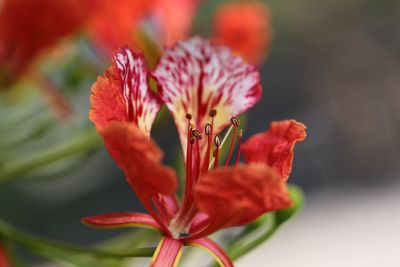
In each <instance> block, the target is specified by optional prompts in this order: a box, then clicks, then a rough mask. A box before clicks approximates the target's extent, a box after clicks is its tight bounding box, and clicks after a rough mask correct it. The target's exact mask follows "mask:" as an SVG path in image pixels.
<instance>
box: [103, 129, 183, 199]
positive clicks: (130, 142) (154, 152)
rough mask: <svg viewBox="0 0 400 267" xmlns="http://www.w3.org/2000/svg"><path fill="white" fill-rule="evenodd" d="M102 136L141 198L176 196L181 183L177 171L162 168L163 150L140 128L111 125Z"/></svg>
mask: <svg viewBox="0 0 400 267" xmlns="http://www.w3.org/2000/svg"><path fill="white" fill-rule="evenodd" d="M101 134H102V135H103V138H104V142H105V144H106V147H107V149H108V151H109V153H110V154H111V156H112V157H113V158H114V160H115V161H116V162H117V163H118V165H119V166H120V167H121V168H122V169H123V170H124V172H125V174H126V175H127V179H128V182H129V183H130V184H131V185H132V187H133V189H134V190H135V192H136V193H137V194H138V195H139V197H140V196H141V195H142V196H143V195H151V196H156V195H157V194H162V195H167V196H169V195H174V194H175V191H176V189H177V186H178V182H177V179H176V175H175V172H174V170H173V169H172V168H170V167H166V166H163V165H162V163H161V160H162V158H163V153H162V151H161V150H160V148H159V147H158V146H157V145H156V144H155V143H154V142H153V141H152V140H150V139H148V138H147V136H146V135H145V134H144V133H143V132H142V131H141V130H139V128H138V127H137V126H135V125H133V124H127V123H112V124H110V125H109V126H108V127H107V128H105V129H104V130H102V131H101Z"/></svg>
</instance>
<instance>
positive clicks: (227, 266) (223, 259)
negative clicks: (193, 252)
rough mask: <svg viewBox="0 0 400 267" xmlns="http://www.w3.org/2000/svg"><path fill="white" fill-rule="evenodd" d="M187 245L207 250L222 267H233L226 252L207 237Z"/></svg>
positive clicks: (189, 242)
mask: <svg viewBox="0 0 400 267" xmlns="http://www.w3.org/2000/svg"><path fill="white" fill-rule="evenodd" d="M187 245H189V246H194V247H199V248H201V249H204V250H206V251H207V252H209V253H210V254H211V255H212V256H213V257H214V259H215V260H216V261H217V262H218V264H219V266H220V267H233V263H232V261H231V259H230V258H229V256H228V255H227V254H226V252H225V251H224V250H223V249H222V248H221V247H220V246H219V245H218V244H217V243H215V242H214V241H212V240H211V239H209V238H207V237H205V238H201V239H197V240H192V241H188V242H187Z"/></svg>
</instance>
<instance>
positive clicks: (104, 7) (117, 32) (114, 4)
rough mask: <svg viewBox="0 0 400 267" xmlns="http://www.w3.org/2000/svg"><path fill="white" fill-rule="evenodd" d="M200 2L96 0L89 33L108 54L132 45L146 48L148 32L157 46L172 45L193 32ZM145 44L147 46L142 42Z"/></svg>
mask: <svg viewBox="0 0 400 267" xmlns="http://www.w3.org/2000/svg"><path fill="white" fill-rule="evenodd" d="M197 2H198V0H120V1H114V0H97V1H96V2H95V5H94V9H93V15H92V16H91V18H90V19H89V27H88V28H89V33H90V35H91V36H92V38H93V39H94V41H95V42H96V45H97V46H99V47H100V48H101V49H103V50H104V51H106V52H111V51H113V50H114V49H115V48H117V47H119V46H121V45H123V44H129V45H130V46H132V47H135V48H141V49H143V48H144V46H145V40H142V39H143V36H142V33H143V32H146V33H147V34H148V35H150V36H149V37H151V38H154V40H153V41H154V43H156V44H158V45H160V46H162V45H170V44H173V43H175V42H176V41H177V40H179V39H182V38H184V37H185V36H186V35H187V33H188V32H189V30H190V27H191V24H192V20H193V17H194V14H195V11H196V7H197ZM143 42H144V43H143Z"/></svg>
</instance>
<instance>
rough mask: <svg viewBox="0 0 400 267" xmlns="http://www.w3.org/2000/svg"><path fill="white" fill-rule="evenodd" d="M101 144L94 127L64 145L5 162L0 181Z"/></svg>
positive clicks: (0, 172) (21, 174) (0, 169)
mask: <svg viewBox="0 0 400 267" xmlns="http://www.w3.org/2000/svg"><path fill="white" fill-rule="evenodd" d="M101 144H102V142H101V138H100V137H99V136H98V134H97V133H96V131H95V130H94V129H89V130H86V131H84V132H83V133H81V134H80V135H78V136H74V137H73V138H71V139H70V140H68V141H67V142H65V143H63V144H62V145H58V146H55V147H52V148H51V149H49V150H47V151H45V152H43V153H39V154H35V155H34V156H30V157H28V158H25V159H22V160H19V161H18V162H15V163H11V164H4V165H3V166H2V167H0V182H5V181H8V180H11V179H13V178H17V177H21V176H23V175H24V174H26V173H28V172H30V171H33V170H36V169H38V168H40V167H43V166H46V165H48V164H51V163H54V162H56V161H58V160H61V159H64V158H67V157H69V156H73V155H75V154H78V153H85V152H89V151H90V150H92V149H94V148H97V147H100V146H101Z"/></svg>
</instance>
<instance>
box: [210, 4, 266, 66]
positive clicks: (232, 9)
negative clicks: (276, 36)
mask: <svg viewBox="0 0 400 267" xmlns="http://www.w3.org/2000/svg"><path fill="white" fill-rule="evenodd" d="M213 31H214V32H213V38H214V40H215V41H216V42H217V43H220V44H223V45H226V46H229V47H230V48H232V50H233V51H235V52H237V53H239V54H240V55H241V56H242V57H244V58H245V59H246V60H248V61H249V62H251V63H253V64H259V63H261V62H262V61H263V59H264V57H265V55H266V53H267V52H268V48H269V45H270V43H271V35H272V29H271V15H270V11H269V9H268V7H267V6H266V5H265V4H264V3H262V2H260V1H257V2H256V1H248V2H230V3H226V4H223V5H221V6H220V7H219V8H218V9H217V11H216V13H215V16H214V19H213Z"/></svg>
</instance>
